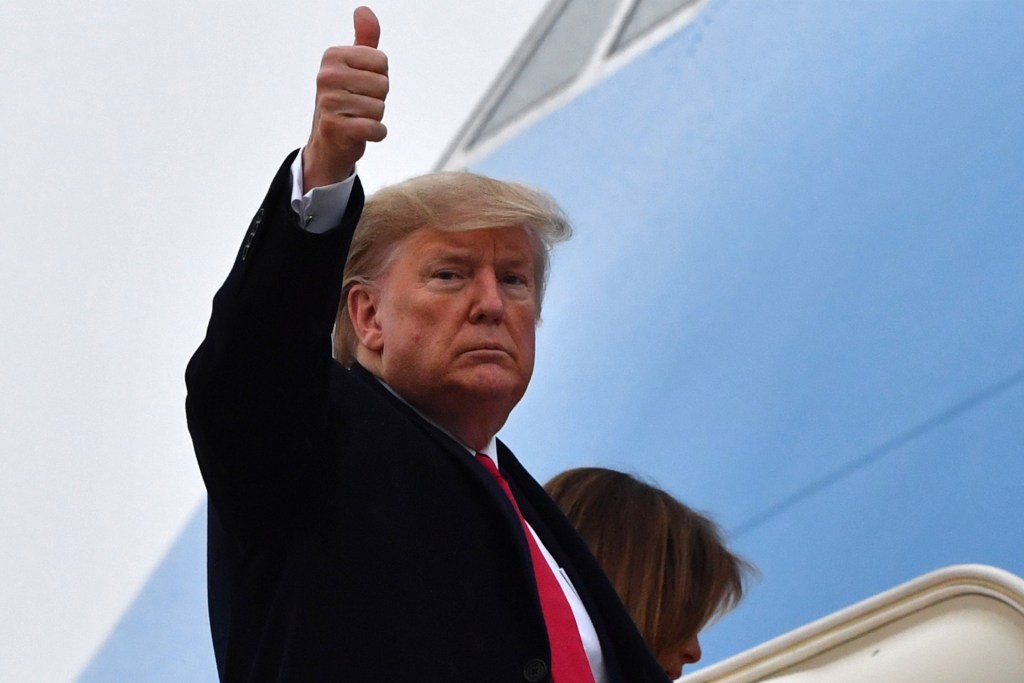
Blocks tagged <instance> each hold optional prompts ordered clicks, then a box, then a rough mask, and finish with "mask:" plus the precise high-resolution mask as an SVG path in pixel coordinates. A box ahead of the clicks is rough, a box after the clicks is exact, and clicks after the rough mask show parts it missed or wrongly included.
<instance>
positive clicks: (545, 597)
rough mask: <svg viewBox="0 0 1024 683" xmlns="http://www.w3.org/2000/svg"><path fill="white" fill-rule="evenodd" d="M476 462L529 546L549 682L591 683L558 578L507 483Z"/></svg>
mask: <svg viewBox="0 0 1024 683" xmlns="http://www.w3.org/2000/svg"><path fill="white" fill-rule="evenodd" d="M476 459H477V460H479V461H480V463H481V464H482V465H483V466H484V467H486V468H487V471H488V472H490V473H491V476H493V477H494V478H495V479H496V480H497V481H498V485H499V486H501V489H502V490H503V491H504V492H505V495H506V496H508V499H509V500H510V501H511V502H512V507H513V508H515V511H516V514H517V515H518V516H519V523H520V524H522V526H523V533H524V534H526V543H527V545H529V546H530V559H531V560H533V574H534V576H535V577H536V579H537V592H538V593H539V594H540V607H541V610H542V611H543V612H544V622H545V624H546V625H547V629H548V642H549V643H550V645H551V678H552V679H553V680H554V681H555V683H594V675H593V673H592V672H591V671H590V662H589V661H588V660H587V653H586V652H585V651H584V649H583V641H582V640H581V639H580V629H579V627H578V626H577V625H576V617H574V616H573V614H572V608H571V607H570V606H569V600H568V599H567V598H566V597H565V593H564V592H563V591H562V586H561V584H559V583H558V577H556V576H555V575H554V573H553V572H552V571H551V566H550V565H549V564H548V562H547V560H545V559H544V555H543V553H541V550H540V547H539V546H538V545H537V541H536V540H535V539H534V537H533V533H531V531H530V530H529V529H528V528H527V526H526V520H525V519H523V513H522V512H520V511H519V505H517V504H516V499H515V496H513V495H512V490H511V489H510V488H509V487H508V482H507V481H505V477H503V476H501V473H500V472H499V471H498V468H497V467H496V466H495V465H494V461H493V460H491V459H490V458H488V457H487V456H486V455H484V454H483V453H477V454H476Z"/></svg>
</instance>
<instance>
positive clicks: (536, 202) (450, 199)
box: [334, 171, 572, 365]
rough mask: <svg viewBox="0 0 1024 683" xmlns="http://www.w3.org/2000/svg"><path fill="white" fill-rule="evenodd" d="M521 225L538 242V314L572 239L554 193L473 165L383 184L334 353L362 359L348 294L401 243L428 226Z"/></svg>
mask: <svg viewBox="0 0 1024 683" xmlns="http://www.w3.org/2000/svg"><path fill="white" fill-rule="evenodd" d="M503 227H521V228H523V229H524V230H526V232H527V234H528V235H529V236H530V239H531V242H532V243H533V245H534V261H535V263H536V269H537V270H536V273H535V277H536V282H537V315H538V317H539V316H540V308H541V303H542V301H543V298H544V288H545V286H546V284H547V277H548V264H549V259H548V252H549V251H550V249H551V247H552V246H554V245H555V244H556V243H558V242H562V241H564V240H566V239H568V238H569V236H570V234H571V232H572V229H571V227H570V225H569V222H568V220H567V219H566V217H565V214H564V213H563V212H562V210H561V208H559V206H558V204H556V203H555V201H554V199H552V198H551V197H550V196H548V195H547V194H545V193H543V192H540V191H538V190H535V189H533V188H530V187H527V186H526V185H522V184H520V183H514V182H508V181H502V180H496V179H494V178H488V177H487V176H482V175H479V174H476V173H470V172H466V171H446V172H441V173H431V174H427V175H423V176H418V177H416V178H411V179H409V180H406V181H404V182H401V183H398V184H396V185H392V186H390V187H386V188H383V189H381V190H378V191H377V192H376V193H374V194H373V195H372V196H370V197H369V198H368V199H367V200H366V204H365V206H364V207H363V213H362V215H361V217H360V219H359V225H358V226H357V227H356V231H355V234H354V235H353V237H352V245H351V247H350V248H349V254H348V261H346V263H345V275H344V279H343V281H342V287H341V301H340V303H339V306H338V313H337V317H336V319H335V328H334V357H335V358H337V359H338V360H339V361H341V362H342V363H344V364H345V365H350V364H351V363H352V361H354V360H355V348H356V343H357V340H356V335H355V330H354V329H353V327H352V322H351V320H349V316H348V302H347V298H348V292H349V290H350V289H351V288H352V286H353V285H354V284H357V283H360V284H363V285H369V286H372V285H373V284H374V283H375V282H376V281H377V280H378V278H380V277H381V276H382V275H383V274H384V272H385V271H386V270H387V267H388V265H389V264H390V262H391V259H392V257H393V256H394V254H395V251H396V247H397V246H398V244H399V243H400V242H401V241H402V240H404V239H405V238H406V237H408V236H409V235H411V234H412V233H414V232H416V231H417V230H422V229H433V230H441V231H444V232H462V231H467V230H483V229H488V228H503Z"/></svg>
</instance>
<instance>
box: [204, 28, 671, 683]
mask: <svg viewBox="0 0 1024 683" xmlns="http://www.w3.org/2000/svg"><path fill="white" fill-rule="evenodd" d="M354 22H355V44H354V45H351V46H347V47H336V48H331V49H329V50H327V52H326V53H325V55H324V60H323V62H322V64H321V68H320V73H319V75H318V77H317V103H316V109H315V113H314V117H313V130H312V133H311V135H310V139H309V141H308V143H307V144H306V146H305V147H304V148H303V149H302V150H300V151H299V152H298V153H293V154H292V155H291V156H289V157H288V159H287V160H286V161H285V163H284V165H283V166H282V167H281V170H280V171H279V172H278V174H277V176H276V177H275V179H274V180H273V182H272V183H271V186H270V189H269V191H268V193H267V196H266V198H265V199H264V201H263V204H262V205H261V207H260V208H259V210H258V211H257V213H256V216H255V217H254V218H253V220H252V222H251V224H250V226H249V229H248V230H247V231H246V234H245V237H244V238H243V243H242V246H241V249H240V250H239V253H238V257H237V259H236V261H235V264H234V266H233V268H232V271H231V273H230V274H229V276H228V278H227V281H226V282H225V283H224V285H223V287H222V288H221V289H220V291H219V292H218V293H217V295H216V297H215V298H214V305H213V314H212V316H211V319H210V324H209V328H208V331H207V336H206V339H205V340H204V341H203V343H202V345H201V346H200V347H199V349H198V350H197V351H196V353H195V355H194V356H193V358H192V360H191V361H190V363H189V367H188V370H187V372H186V382H187V385H188V399H187V413H188V421H189V429H190V431H191V433H192V437H193V442H194V445H195V450H196V455H197V458H198V461H199V465H200V469H201V471H202V474H203V478H204V480H205V482H206V486H207V490H208V492H209V500H210V506H209V530H208V544H209V566H208V573H209V578H208V580H209V597H210V621H211V627H212V632H213V641H214V649H215V652H216V656H217V665H218V669H219V672H220V676H221V679H222V680H224V681H302V682H309V681H388V682H389V681H398V680H402V679H409V680H417V681H438V682H440V681H445V682H446V683H447V682H451V681H478V682H481V683H485V682H486V683H490V682H493V681H509V682H512V681H516V682H517V683H518V682H521V681H529V682H537V681H551V680H554V681H556V682H557V683H576V682H577V681H579V682H581V683H589V682H590V681H595V682H596V681H621V682H625V681H655V680H658V681H664V680H665V677H664V674H663V673H662V672H661V670H660V668H659V667H658V665H657V663H656V662H655V661H654V659H653V658H652V657H651V655H650V653H649V652H648V651H647V650H646V648H645V646H644V643H643V640H642V639H641V637H640V635H639V634H638V632H637V631H636V629H635V627H634V626H633V624H632V622H631V620H630V617H629V615H628V614H627V613H626V612H625V610H624V609H623V607H622V605H621V603H620V602H619V601H618V598H617V597H616V595H615V592H614V589H612V587H611V586H610V584H609V583H608V581H607V579H606V578H605V577H604V575H603V574H602V573H601V571H600V569H599V567H598V565H597V563H596V561H595V560H594V558H593V557H592V556H591V555H590V553H589V551H588V550H587V549H586V546H585V545H584V544H583V543H582V541H581V540H580V539H579V537H578V536H577V535H576V534H575V533H574V531H573V530H572V527H571V525H570V524H569V523H568V522H567V521H566V519H565V518H564V517H563V516H562V515H561V513H560V512H559V511H558V509H557V507H556V506H555V505H554V504H553V503H552V502H551V500H550V499H549V498H548V497H547V496H546V495H545V494H544V492H543V490H542V489H541V488H540V486H539V485H538V484H537V482H536V481H534V480H533V479H532V478H531V477H530V475H529V474H527V473H526V471H525V470H524V469H523V468H522V466H521V465H520V464H519V463H518V461H516V459H515V457H514V456H513V455H512V453H511V451H509V450H508V449H507V448H506V447H505V446H504V444H502V443H501V442H499V441H498V440H497V439H496V437H495V435H496V434H497V432H498V430H499V429H500V428H501V427H502V425H503V424H504V423H505V421H506V419H507V418H508V415H509V413H510V412H511V411H512V409H513V407H514V406H515V405H516V404H517V403H518V402H519V400H520V398H521V397H522V396H523V393H524V392H525V391H526V388H527V385H528V384H529V381H530V378H531V376H532V373H533V365H534V332H535V327H536V323H537V321H538V319H539V316H540V306H541V300H542V295H543V288H544V282H545V280H546V277H547V267H548V258H547V253H548V249H549V248H550V247H551V245H553V244H555V243H556V242H558V241H560V240H563V239H565V238H566V237H567V236H568V232H569V227H568V224H567V222H566V221H565V219H564V217H563V216H562V214H561V212H560V211H559V210H558V208H557V206H556V205H555V204H554V202H552V201H551V200H550V199H549V198H548V197H546V196H545V195H543V194H541V193H539V192H536V191H534V190H531V189H529V188H527V187H524V186H522V185H518V184H515V183H507V182H501V181H497V180H493V179H489V178H484V177H482V176H478V175H475V174H471V173H443V174H433V175H429V176H423V177H421V178H415V179H412V180H410V181H407V182H405V183H402V184H399V185H397V186H394V187H391V188H387V189H385V190H382V191H380V192H378V193H377V194H376V195H374V196H373V197H371V198H370V199H369V200H367V201H366V202H365V207H364V201H363V194H362V189H361V186H360V184H359V180H358V178H356V177H355V175H354V172H355V163H356V161H357V160H358V159H360V158H361V157H362V155H363V153H364V151H365V146H366V143H367V142H375V141H379V140H381V139H383V138H384V136H385V135H386V130H385V128H384V126H383V124H382V123H381V121H382V118H383V113H384V99H385V97H386V95H387V91H388V77H387V58H386V57H385V56H384V54H383V53H382V52H380V51H379V50H378V49H377V43H378V39H379V32H380V27H379V24H378V22H377V19H376V17H375V16H374V15H373V13H372V12H371V11H370V10H368V9H367V8H359V9H357V10H356V13H355V17H354ZM357 222H358V229H356V225H357ZM335 323H337V324H335ZM332 328H334V349H333V354H332V348H331V330H332Z"/></svg>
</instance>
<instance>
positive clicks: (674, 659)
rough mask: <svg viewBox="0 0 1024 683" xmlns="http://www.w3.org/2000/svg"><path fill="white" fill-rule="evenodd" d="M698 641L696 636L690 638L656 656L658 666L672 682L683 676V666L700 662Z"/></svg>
mask: <svg viewBox="0 0 1024 683" xmlns="http://www.w3.org/2000/svg"><path fill="white" fill-rule="evenodd" d="M700 656H701V651H700V641H699V640H698V639H697V635H696V634H694V635H692V636H690V637H689V638H688V639H687V640H685V641H683V642H682V643H679V644H678V645H676V646H675V647H670V648H668V649H666V650H665V651H664V652H662V653H661V654H659V655H658V664H661V668H662V669H664V671H665V674H666V675H668V677H669V678H671V679H672V680H673V681H674V680H675V679H677V678H679V677H680V676H682V675H683V665H684V664H693V663H694V662H697V661H700Z"/></svg>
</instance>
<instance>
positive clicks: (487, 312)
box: [470, 269, 505, 322]
mask: <svg viewBox="0 0 1024 683" xmlns="http://www.w3.org/2000/svg"><path fill="white" fill-rule="evenodd" d="M504 314H505V299H504V297H503V296H502V291H501V285H500V284H499V283H498V278H497V275H495V273H493V272H488V271H487V269H481V272H480V273H478V274H477V276H476V278H474V280H473V306H472V310H471V311H470V318H471V319H472V320H473V321H474V322H486V321H492V322H497V321H498V320H501V317H502V316H503V315H504Z"/></svg>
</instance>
